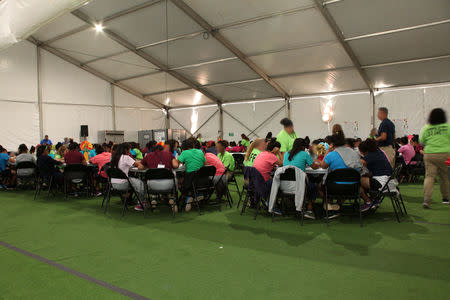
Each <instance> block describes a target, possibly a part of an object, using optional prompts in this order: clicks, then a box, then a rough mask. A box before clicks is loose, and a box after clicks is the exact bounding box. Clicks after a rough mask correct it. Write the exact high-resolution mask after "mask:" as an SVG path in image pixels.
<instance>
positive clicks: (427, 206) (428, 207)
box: [422, 202, 431, 209]
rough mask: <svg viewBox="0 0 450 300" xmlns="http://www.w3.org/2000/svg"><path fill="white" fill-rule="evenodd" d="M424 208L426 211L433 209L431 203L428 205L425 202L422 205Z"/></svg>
mask: <svg viewBox="0 0 450 300" xmlns="http://www.w3.org/2000/svg"><path fill="white" fill-rule="evenodd" d="M422 206H423V208H425V209H430V208H431V206H430V204H429V203H426V202H424V203H423V204H422Z"/></svg>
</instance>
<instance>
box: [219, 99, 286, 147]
mask: <svg viewBox="0 0 450 300" xmlns="http://www.w3.org/2000/svg"><path fill="white" fill-rule="evenodd" d="M284 106H285V103H284V100H280V101H270V102H255V103H233V104H225V105H224V108H223V109H224V111H226V112H227V113H229V114H230V115H232V116H233V117H234V118H236V119H238V120H239V121H241V122H242V123H243V124H245V125H246V127H248V128H249V129H251V130H252V131H253V130H254V129H256V128H257V127H258V126H260V125H261V124H263V125H261V126H260V127H259V128H258V129H257V130H256V131H255V132H254V133H253V134H252V135H250V136H249V138H250V139H254V138H255V137H263V138H264V137H265V136H266V134H267V133H268V132H269V131H271V132H272V133H273V135H276V134H277V133H278V132H279V131H280V130H281V125H280V120H281V119H282V118H284V117H285V116H286V110H285V108H284ZM277 110H279V111H278V112H277V113H275V112H276V111H277ZM227 113H224V115H223V123H224V125H223V126H224V138H225V139H228V140H230V141H236V142H238V141H240V140H241V134H242V133H244V134H246V135H249V134H250V131H249V130H248V129H247V128H245V127H244V126H242V125H241V124H239V123H238V122H237V121H236V120H234V119H233V118H232V117H231V116H230V115H228V114H227ZM273 114H275V115H273ZM271 115H273V116H272V117H271ZM269 117H271V118H270V119H268V118H269Z"/></svg>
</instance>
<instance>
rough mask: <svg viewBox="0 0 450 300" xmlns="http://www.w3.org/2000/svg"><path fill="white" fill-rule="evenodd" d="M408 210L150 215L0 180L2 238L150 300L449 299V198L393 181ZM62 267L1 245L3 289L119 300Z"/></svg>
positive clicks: (21, 295)
mask: <svg viewBox="0 0 450 300" xmlns="http://www.w3.org/2000/svg"><path fill="white" fill-rule="evenodd" d="M401 191H402V194H403V198H404V200H405V204H406V207H407V209H408V213H409V215H408V216H407V217H403V218H402V219H401V220H402V223H400V224H398V223H397V222H396V221H395V218H394V214H393V210H392V206H391V204H390V201H385V202H384V203H383V205H382V206H381V208H380V209H379V210H378V211H377V212H376V214H375V215H372V216H369V217H367V218H365V219H364V227H362V228H361V227H360V226H359V221H358V218H357V217H354V218H353V219H350V218H349V217H340V218H339V219H337V220H333V221H331V223H330V226H329V227H328V228H327V227H326V225H325V223H324V221H322V220H316V221H311V220H305V224H304V226H303V227H301V226H300V222H299V220H298V219H293V218H291V217H276V219H275V222H272V220H271V218H270V216H268V215H266V214H264V213H262V214H261V215H259V216H258V218H257V219H256V220H253V211H252V210H250V211H249V212H247V213H246V214H245V215H243V216H241V215H240V214H239V211H238V210H237V209H236V204H237V201H238V197H237V194H235V193H233V198H234V203H235V207H233V208H231V209H230V208H226V207H225V205H223V209H222V211H218V210H217V209H216V208H213V207H210V208H209V209H208V210H207V211H205V212H204V214H203V215H201V216H199V215H198V213H197V212H196V211H195V210H193V211H191V212H190V213H180V214H178V215H177V216H176V218H175V219H173V218H172V217H171V214H170V212H169V210H168V208H167V207H166V206H164V207H161V209H160V210H157V211H155V212H154V213H149V215H148V217H147V218H146V219H144V218H143V216H142V213H139V212H135V211H129V212H126V214H125V217H123V218H122V217H121V216H120V213H121V208H120V206H119V205H118V201H119V199H118V198H113V199H112V204H111V206H110V208H109V211H108V213H107V214H106V215H104V214H103V210H102V209H101V207H100V206H101V202H102V197H98V198H91V199H87V198H69V199H68V200H67V201H66V200H64V197H63V196H62V195H61V194H59V195H57V196H55V197H52V196H51V197H50V199H49V200H47V199H46V197H45V196H46V194H45V193H43V194H42V195H41V196H39V197H38V198H37V199H36V200H33V192H32V191H0V203H1V209H0V240H1V241H3V242H6V243H8V244H11V245H13V246H15V247H18V248H21V249H24V250H26V251H29V252H31V253H34V254H37V255H39V256H42V257H45V258H47V259H50V260H52V261H55V262H57V263H59V264H62V265H64V266H66V267H69V268H71V269H74V270H76V271H79V272H82V273H85V274H87V275H89V276H92V277H94V278H97V279H100V280H103V281H106V282H108V283H110V284H113V285H115V286H118V287H121V288H124V289H127V290H129V291H132V292H134V293H137V294H140V295H142V296H145V297H148V298H150V299H308V298H309V299H324V298H326V297H327V298H330V299H448V297H449V295H450V251H449V249H450V207H449V205H444V204H441V198H440V193H439V191H438V186H436V190H435V192H434V194H433V203H432V209H431V210H424V209H423V208H422V206H421V204H422V199H423V198H422V186H421V185H419V184H417V185H401ZM125 298H126V297H124V296H122V295H120V294H118V293H116V292H113V291H110V290H108V289H106V288H104V287H101V286H98V285H95V284H93V283H91V282H89V281H86V280H84V279H82V278H79V277H76V276H74V275H72V274H69V273H66V272H64V271H62V270H60V269H58V268H55V267H53V266H50V265H47V264H45V263H43V262H40V261H37V260H35V259H33V258H30V257H28V256H25V255H23V254H21V253H17V252H15V251H13V250H11V249H8V248H5V247H3V246H0V299H125Z"/></svg>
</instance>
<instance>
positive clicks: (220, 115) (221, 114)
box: [218, 104, 223, 139]
mask: <svg viewBox="0 0 450 300" xmlns="http://www.w3.org/2000/svg"><path fill="white" fill-rule="evenodd" d="M218 134H219V138H220V139H223V108H222V104H219V132H218Z"/></svg>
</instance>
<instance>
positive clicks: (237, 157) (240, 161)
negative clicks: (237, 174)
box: [233, 153, 244, 172]
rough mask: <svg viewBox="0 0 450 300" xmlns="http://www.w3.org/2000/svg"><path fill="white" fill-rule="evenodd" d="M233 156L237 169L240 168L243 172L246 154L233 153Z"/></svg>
mask: <svg viewBox="0 0 450 300" xmlns="http://www.w3.org/2000/svg"><path fill="white" fill-rule="evenodd" d="M233 158H234V165H235V168H236V171H237V170H240V171H241V172H244V155H242V154H238V153H233Z"/></svg>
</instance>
